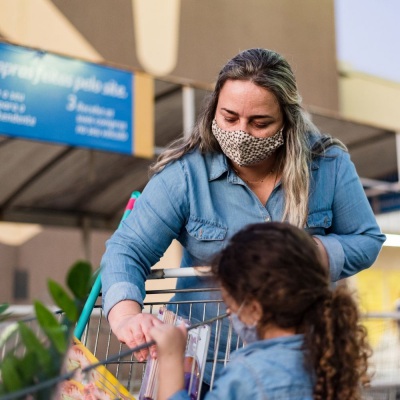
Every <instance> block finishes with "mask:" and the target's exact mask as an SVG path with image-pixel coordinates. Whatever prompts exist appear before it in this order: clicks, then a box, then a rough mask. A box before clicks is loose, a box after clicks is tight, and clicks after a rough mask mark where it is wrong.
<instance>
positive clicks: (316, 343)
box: [212, 222, 371, 400]
mask: <svg viewBox="0 0 400 400" xmlns="http://www.w3.org/2000/svg"><path fill="white" fill-rule="evenodd" d="M212 271H213V274H214V276H215V277H216V278H217V280H218V281H219V283H220V284H221V285H222V286H223V287H224V289H225V290H227V292H228V293H229V294H230V295H231V296H232V297H233V299H234V300H235V301H236V302H237V304H241V303H242V302H243V301H245V300H252V299H256V300H257V301H258V302H259V303H260V304H261V306H262V310H263V316H262V318H261V320H260V321H259V323H258V326H257V328H258V330H259V333H261V334H262V333H263V327H265V326H267V325H268V324H271V323H272V324H274V325H276V326H278V327H280V328H283V329H293V328H294V329H295V331H296V333H302V334H304V355H305V357H304V360H305V366H306V368H307V369H308V370H309V372H310V374H313V375H314V376H315V387H314V399H315V400H321V399H324V400H337V399H346V400H355V399H360V398H361V393H360V392H361V391H360V389H361V387H362V386H365V385H367V384H368V383H369V380H370V377H369V375H368V372H367V368H368V358H369V357H370V355H371V349H370V346H369V344H368V341H367V332H366V329H365V327H364V326H362V325H361V323H360V314H359V310H358V307H357V303H356V301H355V299H354V297H353V295H352V294H351V293H350V292H349V290H348V289H347V288H346V287H344V286H338V287H337V288H335V289H331V284H330V282H329V271H327V269H326V268H324V267H323V265H322V264H321V263H320V261H319V257H318V253H317V247H316V244H315V242H314V240H313V239H312V238H311V236H310V235H309V234H308V233H306V232H305V231H303V230H301V229H299V228H297V227H295V226H293V225H290V224H288V223H280V222H271V223H261V224H252V225H249V226H248V227H246V228H244V229H242V230H241V231H240V232H238V233H237V234H235V235H234V236H233V237H232V238H231V240H230V243H229V244H228V246H227V247H226V248H225V249H224V250H222V251H221V252H220V253H219V254H218V255H217V257H216V258H215V259H214V261H213V263H212Z"/></svg>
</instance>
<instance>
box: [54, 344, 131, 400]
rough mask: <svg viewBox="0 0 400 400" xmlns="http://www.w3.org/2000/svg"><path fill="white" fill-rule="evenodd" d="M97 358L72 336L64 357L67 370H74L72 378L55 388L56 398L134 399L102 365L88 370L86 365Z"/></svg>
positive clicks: (60, 399) (93, 362) (94, 362)
mask: <svg viewBox="0 0 400 400" xmlns="http://www.w3.org/2000/svg"><path fill="white" fill-rule="evenodd" d="M98 362H99V360H98V359H97V358H96V357H95V356H94V355H93V354H92V353H91V352H90V351H89V349H88V348H87V347H86V346H84V345H83V343H81V342H80V341H79V340H78V339H76V338H74V340H73V344H72V346H71V347H70V348H69V350H68V352H67V355H66V358H65V369H66V370H67V372H71V371H75V374H74V375H73V377H72V379H69V380H66V381H63V382H62V383H61V384H60V385H59V388H58V390H57V395H56V400H66V399H68V400H69V399H101V400H106V399H121V400H135V397H134V396H133V395H131V394H130V393H129V392H128V390H127V389H126V388H125V386H123V385H122V384H121V383H120V382H119V381H118V380H117V378H116V377H115V376H114V375H113V374H112V373H111V372H110V371H108V370H107V369H106V368H105V366H104V365H99V366H97V367H96V368H93V369H91V370H90V371H88V372H82V370H84V369H85V368H86V367H89V366H90V365H93V364H97V363H98Z"/></svg>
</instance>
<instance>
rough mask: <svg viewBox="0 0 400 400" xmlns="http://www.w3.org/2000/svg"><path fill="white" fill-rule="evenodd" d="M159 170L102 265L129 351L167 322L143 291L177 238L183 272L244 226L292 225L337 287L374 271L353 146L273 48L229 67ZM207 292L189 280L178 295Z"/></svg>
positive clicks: (247, 54)
mask: <svg viewBox="0 0 400 400" xmlns="http://www.w3.org/2000/svg"><path fill="white" fill-rule="evenodd" d="M152 171H153V172H154V174H155V175H154V176H153V177H152V179H151V180H150V181H149V183H148V184H147V186H146V188H145V189H144V191H143V193H142V195H141V196H140V197H139V199H138V200H137V201H136V203H135V208H134V210H133V212H132V213H131V214H130V216H129V217H128V218H127V219H126V220H125V221H124V222H123V223H122V225H121V227H120V228H118V230H117V231H116V232H115V233H114V235H113V236H112V237H111V239H110V240H109V241H108V242H107V249H106V252H105V255H104V257H103V260H102V268H103V269H102V285H103V307H104V311H105V313H106V315H107V317H108V320H109V322H110V325H111V328H112V330H113V332H114V333H115V335H116V336H117V337H118V339H119V340H120V341H122V342H125V343H126V344H127V345H128V346H131V347H134V346H136V345H139V344H141V343H143V342H145V341H149V340H150V339H151V335H150V333H149V332H150V329H151V328H152V327H153V326H154V325H157V324H159V323H160V322H159V321H158V320H157V319H156V318H155V317H153V316H151V315H148V314H142V313H141V307H142V302H143V298H144V297H145V289H144V282H145V279H146V276H147V274H148V273H149V272H150V268H151V267H152V265H154V264H155V263H156V262H157V261H158V260H159V259H160V257H161V256H162V255H163V254H164V252H165V250H166V249H167V248H168V246H169V245H170V243H171V241H172V240H173V239H177V240H178V241H179V242H180V243H181V244H182V246H183V248H184V253H183V258H182V261H181V267H192V266H202V265H209V262H210V260H211V259H212V256H213V255H214V254H216V253H217V252H219V251H220V250H222V249H223V248H224V247H225V245H226V244H227V241H228V240H229V238H230V237H232V236H233V235H234V234H235V233H236V232H238V231H239V230H240V229H241V228H243V227H244V226H246V225H248V224H251V223H257V222H264V221H265V222H269V221H287V222H289V223H290V224H293V225H295V226H297V227H300V228H304V229H306V230H307V231H308V232H309V233H310V234H311V235H312V236H313V238H314V241H315V243H316V244H317V245H318V247H317V248H318V252H319V257H320V260H321V262H322V264H323V265H324V266H325V267H326V268H327V269H328V268H329V271H330V277H331V281H333V282H334V281H337V280H339V279H341V278H345V277H348V276H351V275H353V274H355V273H357V272H358V271H360V270H362V269H365V268H368V267H369V266H371V265H372V263H373V262H374V261H375V259H376V257H377V255H378V253H379V251H380V249H381V246H382V243H383V242H384V240H385V237H384V235H382V233H381V232H380V229H379V227H378V225H377V223H376V220H375V218H374V215H373V212H372V210H371V207H370V205H369V203H368V200H367V198H366V196H365V193H364V190H363V188H362V185H361V183H360V181H359V178H358V176H357V173H356V171H355V168H354V165H353V163H352V162H351V161H350V157H349V154H348V153H347V151H346V149H345V147H344V145H343V144H341V143H340V142H339V141H337V140H335V139H332V138H330V137H327V136H323V135H321V134H320V133H319V132H318V129H317V128H316V127H315V126H314V125H313V124H312V123H311V122H310V120H309V119H308V117H307V115H306V113H305V111H304V110H303V109H302V107H301V98H300V95H299V93H298V91H297V86H296V81H295V77H294V74H293V72H292V70H291V68H290V65H289V64H288V63H287V61H286V60H285V59H284V58H283V57H282V56H281V55H279V54H278V53H276V52H273V51H270V50H265V49H250V50H245V51H243V52H241V53H240V54H238V55H237V56H235V57H234V58H233V59H232V60H230V61H229V62H228V63H227V64H226V65H225V66H224V67H223V68H222V70H221V72H220V73H219V76H218V80H217V83H216V86H215V90H214V92H213V93H212V95H211V96H210V98H209V99H208V102H207V103H206V105H205V108H204V111H203V113H202V114H201V115H200V117H199V119H198V121H197V123H196V126H195V128H194V130H193V133H192V135H191V137H190V138H188V139H182V140H179V141H177V142H176V143H173V144H172V145H171V147H170V148H169V149H168V150H166V151H165V152H164V153H163V154H162V155H161V156H160V158H159V160H158V162H157V163H156V164H155V165H154V166H153V168H152ZM208 284H209V282H205V283H204V279H202V278H199V279H198V278H185V279H182V280H178V283H177V287H178V288H191V289H195V288H198V287H203V286H204V285H208ZM204 296H205V295H204V294H201V293H197V292H196V293H194V292H193V293H191V294H190V295H188V294H186V295H185V294H177V295H176V296H175V299H176V300H181V299H186V300H199V299H200V300H201V299H204ZM186 312H189V311H188V310H185V308H184V307H180V313H182V314H185V313H186ZM202 312H203V308H202V307H201V306H199V308H198V309H196V308H195V309H194V310H192V311H191V313H192V317H195V318H198V319H201V318H200V315H202ZM214 312H215V310H213V309H212V308H210V309H209V314H210V315H211V316H213V315H212V314H213V313H214ZM151 352H152V355H153V356H154V355H155V349H154V348H153V349H151ZM147 354H148V353H147V350H142V351H141V352H140V353H138V354H136V356H137V357H138V358H139V360H143V359H145V357H146V356H147ZM207 379H208V373H206V380H207Z"/></svg>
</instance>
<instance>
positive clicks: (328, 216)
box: [305, 210, 333, 236]
mask: <svg viewBox="0 0 400 400" xmlns="http://www.w3.org/2000/svg"><path fill="white" fill-rule="evenodd" d="M332 216H333V213H332V210H324V211H316V212H313V213H311V214H309V215H308V217H307V224H306V227H305V230H306V231H307V232H308V233H309V234H310V235H322V236H324V235H326V230H327V229H329V228H330V227H331V226H332Z"/></svg>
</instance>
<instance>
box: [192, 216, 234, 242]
mask: <svg viewBox="0 0 400 400" xmlns="http://www.w3.org/2000/svg"><path fill="white" fill-rule="evenodd" d="M186 230H187V232H188V234H189V235H190V236H191V237H193V238H195V239H197V240H201V241H203V240H205V241H210V240H224V239H225V237H226V232H227V230H228V229H227V228H226V227H224V226H222V225H221V224H218V223H216V222H210V221H205V220H203V219H200V218H195V217H190V218H189V221H188V223H187V225H186Z"/></svg>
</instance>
